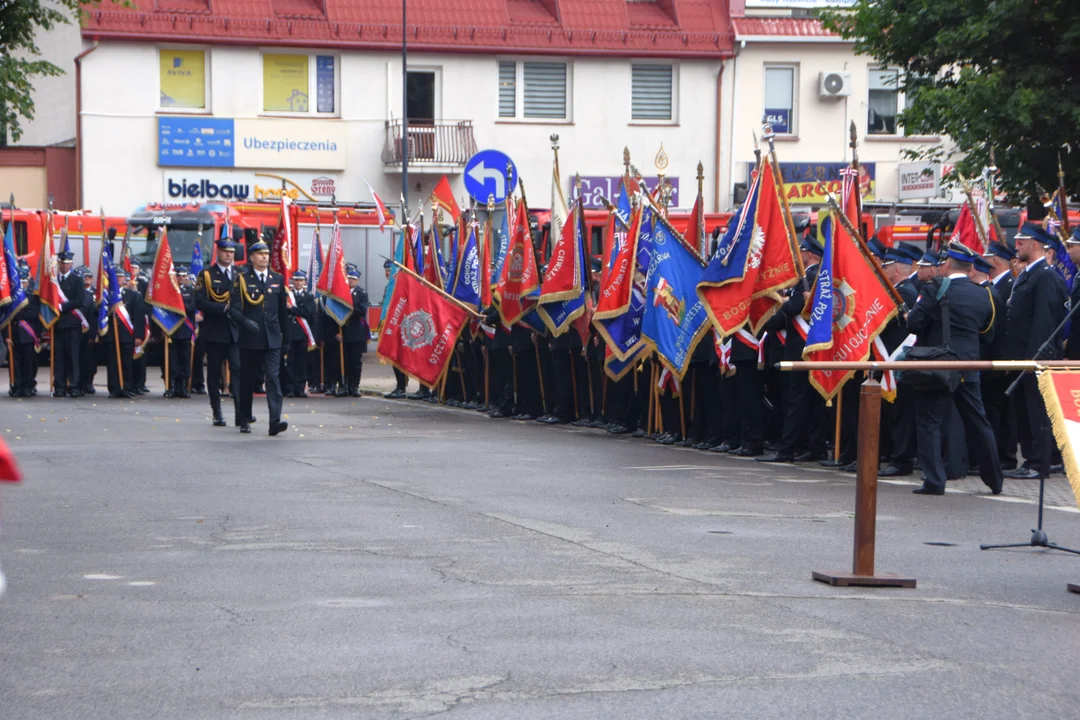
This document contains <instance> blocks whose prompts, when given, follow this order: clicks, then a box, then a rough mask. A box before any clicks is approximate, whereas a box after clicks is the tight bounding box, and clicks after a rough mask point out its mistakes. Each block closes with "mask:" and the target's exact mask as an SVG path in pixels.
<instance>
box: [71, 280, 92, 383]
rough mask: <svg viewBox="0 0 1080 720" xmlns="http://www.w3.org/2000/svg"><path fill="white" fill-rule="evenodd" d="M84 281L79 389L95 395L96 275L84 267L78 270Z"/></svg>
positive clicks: (81, 311)
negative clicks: (93, 329) (94, 326)
mask: <svg viewBox="0 0 1080 720" xmlns="http://www.w3.org/2000/svg"><path fill="white" fill-rule="evenodd" d="M76 273H78V275H79V277H81V278H82V281H83V305H82V307H81V308H79V312H80V313H81V317H80V318H79V322H80V323H84V321H85V323H84V324H83V333H82V338H81V339H80V342H79V389H80V390H82V392H83V394H84V395H94V394H96V393H97V391H96V390H95V389H94V375H95V374H96V373H97V362H96V361H95V357H94V341H95V340H97V332H94V331H92V330H91V328H92V326H93V324H94V319H95V318H97V303H96V302H94V273H93V272H92V271H91V270H90V268H88V267H87V266H85V265H83V266H82V267H80V268H79V269H78V270H76Z"/></svg>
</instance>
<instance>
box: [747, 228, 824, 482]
mask: <svg viewBox="0 0 1080 720" xmlns="http://www.w3.org/2000/svg"><path fill="white" fill-rule="evenodd" d="M800 249H801V250H802V261H803V265H804V266H805V268H806V287H809V288H813V287H814V285H815V283H817V273H818V267H819V263H820V262H821V256H822V255H823V254H824V252H825V249H824V248H823V247H821V245H819V244H818V242H817V241H816V240H815V239H813V238H812V237H810V236H807V237H805V238H803V241H802V244H801V245H800ZM803 287H804V286H803V285H802V284H799V285H796V286H795V288H794V289H793V290H792V291H791V295H790V296H789V297H788V299H787V300H786V301H785V302H784V304H783V305H781V306H780V310H779V311H778V312H777V313H776V314H775V315H773V317H772V318H770V320H769V322H768V323H767V324H766V329H768V330H769V331H770V332H779V331H780V330H783V331H785V333H786V339H785V341H784V360H802V353H803V348H804V347H805V346H806V340H805V339H804V335H802V334H800V332H799V320H800V319H801V318H802V314H803V310H804V309H805V307H806V304H807V301H808V298H809V295H810V293H809V292H808V291H805V290H804V289H803ZM788 375H789V376H790V377H789V378H788V384H787V414H786V415H785V417H784V430H783V434H782V436H781V438H780V442H779V443H777V444H776V445H775V446H774V450H773V452H771V453H769V454H768V455H764V456H762V457H758V458H755V460H757V461H758V462H791V461H792V460H796V461H799V462H805V461H809V460H820V459H821V458H822V457H823V456H824V454H825V422H824V418H825V401H824V399H822V397H821V395H820V394H819V393H818V391H817V390H815V389H814V388H813V387H812V386H811V385H810V377H809V373H807V372H792V373H788ZM804 438H805V443H806V444H805V447H802V446H803V442H804ZM799 450H802V453H801V454H799V455H796V452H797V451H799Z"/></svg>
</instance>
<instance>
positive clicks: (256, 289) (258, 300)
mask: <svg viewBox="0 0 1080 720" xmlns="http://www.w3.org/2000/svg"><path fill="white" fill-rule="evenodd" d="M248 257H249V258H250V259H251V268H250V269H249V270H248V271H247V272H246V273H241V274H239V275H237V277H236V279H235V280H233V285H232V291H231V293H230V308H231V316H232V317H233V318H234V319H235V321H236V324H237V325H238V326H239V330H240V336H239V346H240V400H239V403H238V410H239V417H240V419H241V422H240V423H239V424H240V432H242V433H245V434H246V433H250V432H251V424H250V423H251V418H252V415H251V404H252V399H253V397H254V395H255V387H256V386H257V385H258V384H259V380H260V377H261V379H262V380H263V382H264V384H265V386H266V405H267V408H268V409H269V413H270V432H269V434H270V435H271V436H274V435H278V434H280V433H282V432H284V431H285V430H287V429H288V428H289V424H288V423H287V422H282V420H281V403H282V395H281V380H280V377H279V375H278V373H279V371H280V369H281V349H282V348H283V347H284V346H285V345H286V344H287V342H288V338H287V337H286V336H285V334H286V333H288V328H289V324H288V323H289V309H288V303H287V302H286V288H285V277H284V276H283V275H281V274H280V273H276V272H274V271H273V270H271V269H270V248H269V247H268V246H267V245H266V243H264V242H257V243H255V244H254V245H252V246H251V247H250V248H249V250H248Z"/></svg>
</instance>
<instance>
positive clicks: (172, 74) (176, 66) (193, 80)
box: [158, 48, 206, 110]
mask: <svg viewBox="0 0 1080 720" xmlns="http://www.w3.org/2000/svg"><path fill="white" fill-rule="evenodd" d="M158 59H159V61H160V64H161V67H160V73H161V101H160V102H161V107H163V108H189V109H194V110H201V109H203V108H205V107H206V52H205V51H203V50H172V49H169V48H161V49H160V50H159V51H158Z"/></svg>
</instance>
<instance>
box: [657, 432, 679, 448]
mask: <svg viewBox="0 0 1080 720" xmlns="http://www.w3.org/2000/svg"><path fill="white" fill-rule="evenodd" d="M656 442H658V443H660V444H661V445H674V444H675V443H676V440H675V436H674V435H672V434H671V433H667V432H666V433H664V434H663V435H661V436H660V437H658V438H656Z"/></svg>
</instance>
